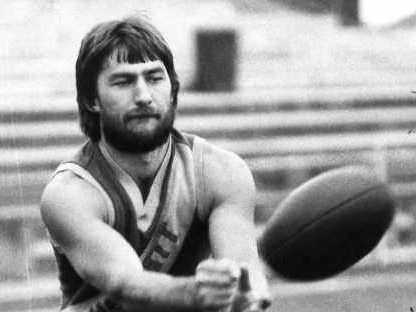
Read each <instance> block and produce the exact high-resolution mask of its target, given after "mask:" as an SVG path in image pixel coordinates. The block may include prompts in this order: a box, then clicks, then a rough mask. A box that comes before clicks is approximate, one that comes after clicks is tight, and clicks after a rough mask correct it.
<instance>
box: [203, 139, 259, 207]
mask: <svg viewBox="0 0 416 312" xmlns="http://www.w3.org/2000/svg"><path fill="white" fill-rule="evenodd" d="M201 144H203V168H204V170H203V177H204V184H205V189H206V193H207V195H208V196H209V198H210V200H211V203H212V204H213V205H214V206H215V205H216V204H218V202H222V201H232V200H239V201H241V200H242V201H246V202H247V201H249V202H252V201H253V198H254V196H255V185H254V180H253V176H252V174H251V171H250V169H249V168H248V166H247V164H246V163H245V161H244V160H243V159H242V158H241V157H240V156H238V155H237V154H235V153H233V152H231V151H228V150H225V149H223V148H221V147H219V146H216V145H214V144H212V143H209V142H207V141H205V140H203V141H202V143H201Z"/></svg>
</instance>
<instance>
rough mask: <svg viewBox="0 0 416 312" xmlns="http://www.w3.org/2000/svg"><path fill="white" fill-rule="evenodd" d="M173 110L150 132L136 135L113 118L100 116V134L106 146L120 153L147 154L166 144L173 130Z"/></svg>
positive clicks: (171, 108)
mask: <svg viewBox="0 0 416 312" xmlns="http://www.w3.org/2000/svg"><path fill="white" fill-rule="evenodd" d="M174 120H175V110H174V108H173V107H170V108H169V111H168V112H167V113H166V114H165V115H164V116H163V117H162V119H161V120H160V123H159V124H158V125H157V127H156V128H155V129H154V130H153V131H152V132H146V133H137V132H133V131H130V130H128V129H127V128H126V127H124V125H120V123H119V122H117V121H115V120H114V119H113V118H109V116H107V115H105V114H102V115H101V122H102V134H103V136H104V137H105V139H106V141H107V142H108V144H110V145H111V146H113V147H114V148H116V149H118V150H119V151H121V152H125V153H131V154H136V153H139V154H142V153H148V152H151V151H153V150H155V149H156V148H158V147H159V146H161V145H163V144H164V143H166V141H167V140H168V138H169V135H170V133H171V132H172V129H173V122H174Z"/></svg>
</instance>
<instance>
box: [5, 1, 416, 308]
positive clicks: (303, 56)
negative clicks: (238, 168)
mask: <svg viewBox="0 0 416 312" xmlns="http://www.w3.org/2000/svg"><path fill="white" fill-rule="evenodd" d="M1 7H2V9H1V12H0V24H1V25H0V39H1V43H0V62H1V63H0V194H1V195H0V199H1V201H0V311H4V312H12V311H15V312H26V311H31V312H52V311H57V307H58V305H59V289H58V287H59V285H58V283H57V278H56V268H55V264H54V260H53V256H52V250H51V248H50V246H49V243H48V239H47V235H46V231H45V229H44V228H43V226H42V223H41V221H40V216H39V199H40V195H41V192H42V189H43V187H44V185H45V183H46V182H47V180H48V177H49V176H50V175H51V173H52V172H53V170H54V168H56V166H57V164H58V162H59V161H60V160H62V159H65V158H66V157H67V156H68V155H71V154H72V153H73V151H75V150H76V148H77V146H79V144H81V143H82V142H83V140H84V139H83V137H82V135H81V132H80V130H79V127H78V121H77V106H76V102H75V74H74V71H75V70H74V68H75V60H76V56H77V53H78V49H79V45H80V41H81V38H82V36H83V35H84V34H85V33H86V32H87V31H88V30H89V29H90V28H91V27H92V26H93V25H94V24H96V23H97V22H100V21H104V20H108V19H115V18H120V17H122V16H125V15H127V14H132V13H134V12H140V13H141V14H146V15H148V16H149V18H150V19H151V20H152V21H153V22H154V23H155V24H156V25H157V27H158V28H159V29H160V30H161V31H162V33H163V34H164V35H165V37H166V39H167V41H168V43H169V45H170V46H171V48H172V50H173V53H174V55H175V60H176V66H177V70H178V73H179V76H180V80H181V82H182V89H181V93H180V99H179V107H178V117H177V121H176V126H177V127H178V128H180V129H182V130H184V131H187V132H191V133H196V134H198V135H200V136H202V137H205V138H207V139H208V140H210V141H212V142H214V143H217V144H219V145H221V146H223V147H225V148H227V149H229V150H232V151H235V152H237V153H238V154H240V155H241V156H242V157H243V158H244V159H245V160H246V161H247V163H248V165H249V166H250V168H251V169H252V171H253V174H254V177H255V181H256V184H257V189H258V201H257V210H256V222H257V225H258V228H259V230H261V227H262V225H263V224H264V222H265V221H267V220H268V218H269V217H270V215H271V214H272V213H273V211H274V210H275V209H276V207H277V206H278V204H279V202H280V201H281V200H282V199H283V198H284V197H285V196H286V195H287V194H288V192H290V191H291V190H292V189H293V188H295V187H296V186H298V185H300V184H301V183H303V182H305V181H306V180H308V179H310V178H311V177H313V176H315V175H317V174H319V173H321V172H324V171H326V170H329V169H331V168H336V167H340V166H345V165H357V164H362V165H368V166H371V167H373V168H375V169H376V171H377V173H378V174H379V176H380V178H381V179H383V180H384V181H385V182H386V183H388V185H389V187H390V188H391V191H392V194H393V195H394V198H395V201H396V203H397V214H396V217H395V220H394V222H393V224H392V227H391V228H390V230H389V232H388V233H387V235H386V236H385V237H384V239H383V240H382V241H381V242H380V244H379V245H378V247H377V248H376V249H375V250H374V251H373V252H372V253H371V254H369V255H368V256H367V257H366V258H364V259H363V260H362V261H361V262H359V263H358V264H356V265H355V266H354V267H352V268H351V269H349V270H348V271H346V272H345V273H343V274H341V275H339V276H337V277H334V278H331V279H328V280H325V281H320V282H313V283H293V282H289V281H285V280H282V279H280V278H279V277H277V276H271V285H272V293H273V299H274V306H273V308H272V309H271V311H280V312H284V311H290V312H292V311H302V312H303V311H305V312H306V311H308V312H311V311H312V312H313V311H333V312H340V311H377V312H387V311H389V312H390V311H392V312H393V311H394V312H400V311H410V310H411V308H412V307H413V308H415V309H416V248H415V247H416V245H415V243H416V225H415V216H416V165H415V161H414V160H415V159H416V158H415V156H416V107H415V105H414V102H415V97H416V94H413V93H412V90H416V84H415V83H416V57H415V56H416V41H415V36H416V14H415V13H416V3H414V1H410V0H395V1H388V0H384V1H381V0H379V1H376V0H337V1H331V0H188V1H186V0H170V1H168V0H159V1H157V2H156V1H151V0H140V1H139V0H135V1H134V0H124V1H110V0H100V1H98V0H71V1H59V0H37V1H35V0H15V1H1Z"/></svg>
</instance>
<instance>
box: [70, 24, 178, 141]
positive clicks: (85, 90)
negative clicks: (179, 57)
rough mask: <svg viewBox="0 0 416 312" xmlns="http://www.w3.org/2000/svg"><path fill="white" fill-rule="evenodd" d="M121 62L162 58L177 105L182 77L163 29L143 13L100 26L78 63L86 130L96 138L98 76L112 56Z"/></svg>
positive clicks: (85, 43)
mask: <svg viewBox="0 0 416 312" xmlns="http://www.w3.org/2000/svg"><path fill="white" fill-rule="evenodd" d="M114 55H115V56H116V58H117V61H118V62H127V63H137V62H145V61H148V60H150V61H155V60H160V61H161V62H162V63H163V64H164V65H165V67H166V69H167V72H168V75H169V79H170V82H171V85H172V94H171V97H172V105H173V106H174V107H176V106H177V101H178V99H177V98H178V92H179V80H178V76H177V74H176V71H175V66H174V63H173V56H172V52H171V50H170V49H169V47H168V45H167V43H166V41H165V39H164V38H163V36H162V35H161V34H160V32H159V31H158V30H157V29H156V28H155V27H154V26H153V25H152V24H151V23H150V22H149V21H148V20H147V19H146V18H145V17H143V16H132V17H127V18H124V19H122V20H115V21H109V22H104V23H101V24H98V25H96V26H95V27H94V28H92V29H91V31H90V32H89V33H87V35H86V36H85V37H84V39H83V40H82V42H81V47H80V50H79V53H78V58H77V62H76V68H75V70H76V88H77V102H78V111H79V118H80V126H81V130H82V132H83V133H84V134H85V135H86V136H87V137H89V138H90V139H91V140H93V141H98V140H99V139H100V137H101V134H100V115H99V113H98V112H94V111H93V110H92V109H91V107H92V105H93V103H94V99H95V98H96V94H97V78H98V75H99V73H100V72H101V70H102V69H103V68H104V66H105V64H106V62H107V61H108V59H109V58H110V57H111V56H114Z"/></svg>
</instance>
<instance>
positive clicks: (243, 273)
mask: <svg viewBox="0 0 416 312" xmlns="http://www.w3.org/2000/svg"><path fill="white" fill-rule="evenodd" d="M238 290H239V291H241V292H243V293H245V292H249V291H250V290H251V285H250V278H249V274H248V268H247V267H246V266H241V269H240V279H239V282H238Z"/></svg>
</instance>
